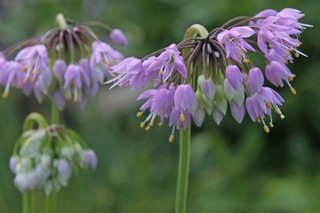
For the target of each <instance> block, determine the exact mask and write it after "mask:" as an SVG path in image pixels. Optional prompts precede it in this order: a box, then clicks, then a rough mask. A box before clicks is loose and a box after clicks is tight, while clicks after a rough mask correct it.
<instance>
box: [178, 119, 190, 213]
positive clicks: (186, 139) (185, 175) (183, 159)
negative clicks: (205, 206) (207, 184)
mask: <svg viewBox="0 0 320 213" xmlns="http://www.w3.org/2000/svg"><path fill="white" fill-rule="evenodd" d="M190 138H191V125H190V124H189V125H188V127H187V128H186V129H181V130H180V139H179V140H180V141H179V146H180V150H179V170H178V182H177V194H176V207H175V213H185V212H186V206H187V191H188V179H189V164H190V141H191V140H190Z"/></svg>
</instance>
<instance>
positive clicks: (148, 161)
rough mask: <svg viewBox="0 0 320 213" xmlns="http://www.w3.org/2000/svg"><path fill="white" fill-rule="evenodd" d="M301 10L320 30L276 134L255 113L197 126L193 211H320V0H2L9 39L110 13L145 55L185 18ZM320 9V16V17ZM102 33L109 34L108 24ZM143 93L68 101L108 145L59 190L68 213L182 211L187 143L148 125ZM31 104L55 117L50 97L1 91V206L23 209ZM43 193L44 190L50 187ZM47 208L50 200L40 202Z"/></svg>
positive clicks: (81, 128) (310, 40)
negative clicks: (17, 146) (19, 179)
mask: <svg viewBox="0 0 320 213" xmlns="http://www.w3.org/2000/svg"><path fill="white" fill-rule="evenodd" d="M284 7H294V8H298V9H300V10H301V11H303V13H305V14H306V17H305V18H304V19H303V20H302V22H304V23H308V24H312V25H314V26H315V27H314V28H311V29H308V30H307V31H306V32H304V33H303V34H302V38H301V40H302V42H303V45H302V47H301V50H302V51H303V52H305V53H306V54H307V55H309V57H308V58H299V59H297V60H296V62H295V64H294V65H290V68H291V69H292V71H293V72H294V73H296V74H297V78H296V80H295V81H294V83H293V84H294V86H295V88H296V90H297V95H296V96H292V95H291V94H290V92H289V89H288V88H283V89H280V93H281V94H282V95H283V97H284V98H285V100H286V103H285V105H284V107H283V112H284V113H285V115H286V119H284V120H280V119H276V121H275V122H274V123H275V126H276V127H275V128H273V129H272V131H271V132H270V133H269V134H265V133H264V131H263V128H262V126H261V125H258V124H254V123H252V122H251V120H249V118H248V117H247V118H246V119H245V120H244V122H243V124H241V125H238V124H237V123H236V122H235V121H234V120H233V119H232V118H231V116H230V115H228V116H226V117H225V118H224V120H223V122H222V124H221V125H220V126H217V125H215V123H214V122H213V120H212V119H210V118H207V119H206V122H205V125H204V126H203V127H202V128H193V134H192V156H191V169H190V186H189V197H188V212H189V213H191V212H192V213H193V212H196V213H213V212H214V213H253V212H255V213H256V212H258V213H318V212H320V201H319V198H320V145H319V141H320V125H319V121H320V95H319V88H318V86H319V85H320V71H319V67H320V60H319V59H320V58H319V56H320V54H319V52H320V42H319V40H318V39H319V35H320V31H319V28H318V27H317V26H319V24H320V23H319V22H320V19H319V9H320V5H319V1H318V0H309V1H307V0H294V1H278V0H272V1H266V0H243V1H232V0H224V1H221V0H197V1H191V0H189V1H185V0H136V1H132V0H131V1H130V0H109V1H98V0H96V1H95V0H66V1H57V0H38V1H36V0H1V1H0V47H1V49H4V48H6V47H8V46H9V45H11V44H13V43H15V42H18V41H20V40H23V39H26V38H29V37H31V36H34V35H36V34H40V33H43V32H45V31H46V30H47V29H49V28H50V27H51V26H52V25H53V23H54V18H55V15H56V14H57V13H58V12H62V13H64V14H65V15H66V16H68V17H71V18H73V19H75V20H79V21H88V20H99V21H103V22H105V23H108V24H110V25H111V26H114V27H118V28H121V29H122V30H123V31H125V32H126V33H127V35H128V37H129V40H130V43H131V44H130V46H129V48H127V49H121V50H122V51H124V52H125V54H126V55H127V56H129V55H135V56H138V57H141V56H144V55H146V54H148V53H150V52H152V51H153V50H156V49H158V48H161V47H165V46H167V45H169V44H170V43H172V42H178V41H179V40H180V39H181V37H182V35H183V33H184V30H185V29H186V27H188V26H189V25H190V24H193V23H200V24H203V25H204V26H206V27H208V29H211V28H213V27H215V26H219V25H221V24H223V23H224V22H225V21H227V20H228V19H231V18H233V17H235V16H239V15H254V14H255V13H257V12H258V11H260V10H262V9H266V8H273V9H276V10H280V9H282V8H284ZM317 14H318V15H317ZM100 36H101V37H106V35H103V32H101V34H100ZM136 97H137V93H136V92H132V91H127V90H120V89H115V90H113V91H109V90H108V89H107V88H101V91H100V93H99V95H98V97H96V98H95V99H94V100H93V101H92V102H91V103H90V104H89V106H88V107H87V108H85V109H84V110H79V109H77V108H75V107H74V106H68V107H67V110H66V111H65V112H64V114H63V116H64V119H63V121H64V123H65V124H66V125H67V126H69V127H70V128H73V129H75V130H77V131H78V132H80V133H81V135H82V136H83V137H84V138H85V139H86V140H87V141H88V143H89V145H90V146H91V147H92V148H93V149H94V150H95V151H96V152H97V155H98V158H99V165H98V168H97V170H96V171H94V172H91V171H81V172H80V173H79V174H78V175H77V176H76V177H74V178H72V179H71V181H70V185H69V187H67V188H65V189H63V190H62V191H61V192H60V193H59V198H58V204H59V205H58V206H57V209H58V211H57V212H62V213H65V212H66V213H73V212H80V213H82V212H112V213H128V212H130V213H141V212H152V213H168V212H173V209H174V199H175V186H176V176H177V163H178V143H175V144H173V145H170V144H169V143H168V142H167V140H168V136H169V134H170V129H169V128H167V127H165V126H164V127H162V128H154V129H153V130H152V131H149V132H145V131H143V130H141V129H140V128H139V122H140V121H139V120H138V119H137V118H136V117H135V112H136V111H137V110H138V108H139V104H140V103H136V101H135V98H136ZM31 111H40V112H42V113H44V114H47V115H48V114H49V112H48V111H47V110H46V104H44V105H41V106H40V105H38V104H37V102H36V101H35V99H34V98H33V97H32V98H26V97H24V96H23V95H22V94H21V93H20V91H14V90H12V91H11V94H10V96H9V98H7V99H5V100H3V99H1V100H0V112H1V116H0V138H1V139H0V141H1V142H0V212H1V213H7V212H10V213H12V212H13V213H15V212H20V211H21V205H20V199H21V197H20V193H19V192H18V191H17V189H16V188H15V187H14V185H13V174H12V173H11V172H10V171H9V169H8V160H9V157H10V155H11V153H12V149H13V144H14V142H15V140H16V139H17V138H18V137H19V135H20V133H21V125H22V121H23V119H24V117H25V116H26V115H27V113H29V112H31ZM39 197H40V195H39ZM38 206H39V211H38V212H42V211H41V208H42V204H41V203H40V204H39V205H38Z"/></svg>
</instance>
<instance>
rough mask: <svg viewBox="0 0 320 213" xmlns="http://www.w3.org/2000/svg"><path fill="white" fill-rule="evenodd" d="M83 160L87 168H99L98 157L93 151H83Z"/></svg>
mask: <svg viewBox="0 0 320 213" xmlns="http://www.w3.org/2000/svg"><path fill="white" fill-rule="evenodd" d="M82 160H83V163H84V167H85V168H89V169H95V168H96V167H97V164H98V160H97V156H96V153H95V152H94V151H93V150H91V149H89V150H85V151H83V153H82Z"/></svg>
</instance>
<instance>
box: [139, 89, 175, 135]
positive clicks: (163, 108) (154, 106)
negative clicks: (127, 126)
mask: <svg viewBox="0 0 320 213" xmlns="http://www.w3.org/2000/svg"><path fill="white" fill-rule="evenodd" d="M175 90H176V88H175V87H174V86H172V85H170V86H169V87H168V88H167V87H165V86H164V87H162V88H159V89H158V90H156V89H152V90H146V91H145V92H143V93H142V94H141V95H140V96H139V97H138V100H142V99H147V101H146V102H145V103H144V104H143V105H142V106H141V107H140V112H138V114H137V115H138V117H140V116H141V115H142V114H143V113H144V112H145V111H146V110H148V109H149V110H150V114H149V115H148V116H147V118H146V119H145V120H144V121H143V122H142V123H141V124H140V126H141V127H142V128H144V127H145V123H146V122H149V121H150V122H149V124H148V126H147V127H146V130H148V129H150V128H151V127H152V126H153V125H154V122H155V118H156V116H159V118H160V125H161V124H163V123H164V120H165V119H166V118H168V117H169V115H170V113H171V111H172V108H173V107H174V93H175Z"/></svg>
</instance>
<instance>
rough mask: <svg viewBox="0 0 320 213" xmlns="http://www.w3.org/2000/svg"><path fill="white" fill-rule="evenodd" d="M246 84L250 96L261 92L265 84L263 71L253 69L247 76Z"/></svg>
mask: <svg viewBox="0 0 320 213" xmlns="http://www.w3.org/2000/svg"><path fill="white" fill-rule="evenodd" d="M244 82H245V85H246V88H247V90H248V92H249V95H253V94H254V93H258V92H260V90H261V89H262V87H263V83H264V77H263V74H262V72H261V70H260V69H259V68H258V67H253V68H251V69H250V70H249V72H248V75H246V76H245V80H244Z"/></svg>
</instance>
